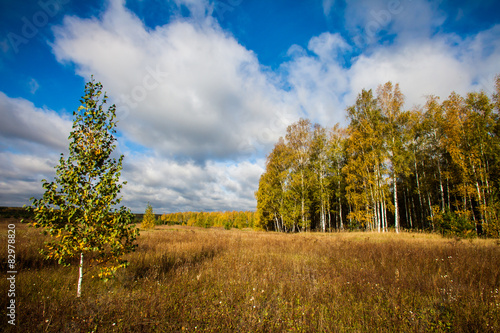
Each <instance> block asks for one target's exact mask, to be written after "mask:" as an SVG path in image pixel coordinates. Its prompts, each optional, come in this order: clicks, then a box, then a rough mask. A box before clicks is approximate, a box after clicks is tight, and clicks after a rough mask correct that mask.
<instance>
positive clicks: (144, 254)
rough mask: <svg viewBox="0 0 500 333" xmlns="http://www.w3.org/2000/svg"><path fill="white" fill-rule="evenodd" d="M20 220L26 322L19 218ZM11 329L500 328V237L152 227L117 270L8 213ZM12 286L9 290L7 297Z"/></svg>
mask: <svg viewBox="0 0 500 333" xmlns="http://www.w3.org/2000/svg"><path fill="white" fill-rule="evenodd" d="M9 222H13V223H15V224H16V231H17V234H16V255H17V258H16V265H17V270H18V271H19V273H18V274H17V279H16V304H17V318H16V324H17V325H16V327H15V328H14V327H12V326H11V325H8V324H7V319H8V318H7V317H6V313H5V311H6V307H7V297H4V296H5V295H6V293H7V287H8V282H7V280H6V278H5V274H6V272H7V270H8V268H7V264H6V260H5V258H6V257H7V254H6V248H7V223H9ZM0 240H1V242H0V244H1V245H0V246H1V248H0V255H1V258H2V265H1V271H2V276H3V277H2V279H1V280H0V285H1V289H0V290H1V292H2V295H1V297H0V300H1V307H2V318H1V323H0V331H1V330H3V331H7V332H9V331H12V332H14V331H19V332H194V331H197V332H198V331H199V332H284V331H292V332H294V331H298V332H433V331H434V332H500V294H499V289H500V244H499V242H498V241H497V240H481V239H476V240H473V241H468V240H455V239H444V238H441V237H440V236H437V235H431V234H419V233H400V234H398V235H396V234H394V233H387V234H377V233H366V232H365V233H362V232H353V233H336V234H326V235H325V234H317V233H307V234H277V233H264V232H254V231H242V230H234V229H233V230H224V229H218V228H209V229H203V228H194V227H177V226H176V227H172V226H161V227H157V228H156V229H155V230H153V231H142V232H141V236H140V237H139V239H138V244H139V247H138V249H137V251H136V252H135V253H132V254H130V255H128V258H127V259H128V260H129V261H130V266H129V267H128V268H127V269H125V270H122V271H120V272H119V273H118V275H117V277H116V279H114V280H110V281H108V282H103V281H101V280H98V279H93V278H92V274H93V272H92V271H90V272H88V273H87V274H86V275H85V277H84V284H83V297H81V298H80V299H78V298H76V280H77V268H76V267H75V266H72V267H60V266H58V265H57V264H55V263H53V262H49V261H45V260H43V259H42V258H41V257H40V255H39V254H38V248H40V247H41V246H42V244H43V242H44V236H42V235H40V231H39V230H37V229H33V228H28V227H27V226H26V225H25V224H20V223H19V222H18V220H15V219H5V218H4V219H2V220H1V221H0ZM4 294H5V295H4Z"/></svg>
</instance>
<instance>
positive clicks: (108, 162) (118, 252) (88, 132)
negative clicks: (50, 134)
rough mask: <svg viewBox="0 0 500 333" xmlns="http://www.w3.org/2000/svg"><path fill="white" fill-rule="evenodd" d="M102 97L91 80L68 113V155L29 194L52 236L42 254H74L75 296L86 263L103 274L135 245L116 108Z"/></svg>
mask: <svg viewBox="0 0 500 333" xmlns="http://www.w3.org/2000/svg"><path fill="white" fill-rule="evenodd" d="M106 100H107V96H106V94H103V93H102V85H101V84H100V83H96V82H95V81H94V79H93V77H92V80H91V81H90V82H88V83H87V84H86V85H85V95H84V96H83V97H82V100H81V103H82V105H81V106H80V107H79V108H78V110H77V111H75V112H74V113H73V117H74V122H73V130H72V131H71V134H70V136H69V140H70V143H69V155H68V157H67V158H66V157H65V156H64V155H63V154H61V158H60V160H59V165H58V166H57V167H56V177H55V180H54V181H52V182H48V181H46V180H42V182H43V188H44V189H45V193H44V194H43V197H42V198H41V199H34V198H32V206H31V207H29V209H30V210H32V211H33V212H34V216H35V217H34V222H33V226H35V227H40V228H44V231H45V232H47V233H48V234H49V235H50V236H52V240H51V241H49V242H48V243H47V244H46V248H45V249H44V250H42V252H43V254H44V255H45V256H46V257H47V258H52V259H56V260H57V261H58V262H59V263H60V264H63V265H69V264H70V263H71V262H72V261H71V259H73V258H75V257H76V258H79V277H78V287H77V296H78V297H80V296H81V290H82V280H83V275H84V267H85V265H88V266H89V267H90V266H95V265H99V266H100V272H99V276H100V277H102V278H108V277H110V276H112V275H113V273H114V272H115V271H116V269H117V268H119V267H125V266H126V265H127V262H126V261H125V260H123V259H122V255H124V254H125V253H128V252H131V251H133V250H134V249H135V247H136V245H135V244H134V241H135V239H136V237H137V235H138V229H135V228H134V227H133V226H132V225H131V223H132V221H133V218H134V216H133V214H132V213H131V212H130V210H128V209H127V208H125V207H124V206H121V207H120V208H115V207H116V206H117V205H118V204H119V203H120V201H121V197H118V194H119V192H120V190H121V189H122V186H123V185H124V184H125V183H120V180H119V177H120V171H121V169H122V161H123V155H122V156H120V157H119V158H118V159H116V158H114V157H112V153H113V151H114V149H115V148H116V143H115V142H116V138H115V133H116V129H115V126H116V108H115V106H114V105H112V106H111V107H109V108H108V109H107V110H106V109H105V108H104V105H105V104H106Z"/></svg>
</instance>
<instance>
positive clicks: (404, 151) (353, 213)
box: [255, 75, 500, 237]
mask: <svg viewBox="0 0 500 333" xmlns="http://www.w3.org/2000/svg"><path fill="white" fill-rule="evenodd" d="M494 91H495V92H494V93H493V95H492V96H488V94H487V93H485V92H484V91H481V92H470V93H468V94H467V95H466V96H460V95H459V94H457V93H455V92H453V93H451V94H450V96H449V97H448V98H447V99H446V100H442V101H441V100H440V99H439V98H438V97H436V96H428V97H427V102H426V104H425V105H424V106H423V107H414V108H412V109H409V110H405V109H404V99H405V98H404V95H403V94H402V93H401V91H400V88H399V85H398V84H395V85H393V84H392V83H391V82H387V83H386V84H384V85H380V86H379V87H378V88H377V89H376V91H375V94H374V92H373V91H372V90H371V89H370V90H364V89H363V90H362V91H361V93H360V94H359V95H358V96H357V99H356V102H355V104H354V105H352V106H349V107H348V108H347V110H346V112H347V120H348V125H347V126H346V127H341V126H340V125H339V124H336V125H335V126H333V128H325V127H323V126H321V125H319V124H313V123H311V121H310V120H307V119H300V120H299V121H298V122H296V123H294V124H292V125H290V126H289V127H288V128H287V131H286V135H285V137H281V138H280V139H279V140H278V142H277V143H276V144H275V146H274V148H273V150H272V151H271V153H270V154H269V155H268V156H267V161H266V169H265V172H264V173H263V174H262V176H261V178H260V181H259V188H258V190H257V191H256V193H255V195H256V198H257V212H256V221H255V226H256V227H258V228H263V229H266V230H275V231H281V232H298V231H307V230H319V231H323V232H326V231H336V230H345V229H349V230H352V229H357V230H376V231H379V232H380V231H387V230H388V229H390V228H391V229H394V230H395V231H396V232H399V231H400V230H401V229H402V228H404V229H419V230H433V231H439V232H441V233H443V234H458V235H462V236H476V235H482V236H492V237H498V236H499V233H500V158H499V157H500V75H499V76H497V77H496V79H495V87H494Z"/></svg>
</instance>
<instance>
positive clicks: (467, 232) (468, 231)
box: [434, 209, 477, 238]
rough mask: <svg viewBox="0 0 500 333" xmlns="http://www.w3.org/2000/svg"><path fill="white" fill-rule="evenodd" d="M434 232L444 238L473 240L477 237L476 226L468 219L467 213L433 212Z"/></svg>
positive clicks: (447, 210)
mask: <svg viewBox="0 0 500 333" xmlns="http://www.w3.org/2000/svg"><path fill="white" fill-rule="evenodd" d="M434 223H435V227H436V230H437V231H438V232H439V233H441V235H443V236H445V237H453V236H456V237H461V238H474V237H476V236H477V233H476V226H475V225H474V223H473V222H472V221H471V219H470V212H469V211H455V212H452V211H451V210H449V209H445V211H444V212H441V211H438V210H437V209H435V210H434Z"/></svg>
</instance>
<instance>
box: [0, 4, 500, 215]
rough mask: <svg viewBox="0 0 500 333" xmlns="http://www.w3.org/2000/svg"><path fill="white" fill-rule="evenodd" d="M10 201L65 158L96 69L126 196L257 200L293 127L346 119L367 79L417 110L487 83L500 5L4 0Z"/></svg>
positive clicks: (163, 205)
mask: <svg viewBox="0 0 500 333" xmlns="http://www.w3.org/2000/svg"><path fill="white" fill-rule="evenodd" d="M0 6H1V10H0V18H1V19H0V32H1V33H0V50H1V52H0V54H1V58H0V73H1V76H2V78H3V80H1V81H0V114H1V115H2V119H3V122H2V126H0V137H1V144H0V161H1V162H2V165H3V167H2V171H1V172H0V184H2V185H1V188H0V205H1V206H9V207H12V206H16V207H22V206H23V205H25V204H26V205H28V204H29V198H30V197H39V196H41V195H42V193H43V189H42V186H41V185H42V184H41V179H43V178H45V179H49V180H50V179H53V177H54V175H55V169H54V167H55V166H56V165H57V164H58V159H59V156H60V153H65V154H66V153H67V149H68V144H69V141H68V140H67V137H68V135H69V132H70V130H71V125H72V111H73V110H76V109H77V108H78V106H79V99H80V97H81V95H82V94H83V92H84V85H85V83H86V82H88V81H89V80H90V76H91V75H92V74H93V75H94V78H95V79H96V81H98V82H101V83H102V84H103V90H104V91H106V92H107V94H108V96H109V99H108V100H109V102H108V104H107V105H108V106H110V105H111V104H116V106H117V119H118V128H117V130H118V132H117V149H116V151H117V152H118V153H119V154H123V155H125V158H124V164H123V170H122V177H121V180H122V181H127V182H128V184H127V185H125V186H124V187H123V189H122V191H121V195H122V197H123V201H122V203H121V204H122V205H124V206H126V207H128V208H130V209H131V211H132V212H139V213H134V214H141V213H140V212H144V210H145V208H146V204H147V203H148V202H150V203H151V204H152V206H153V209H154V211H161V212H171V213H176V212H188V211H192V212H217V211H255V209H256V207H255V206H256V199H255V197H254V192H255V191H256V190H257V188H258V182H259V178H260V176H261V174H262V173H263V172H264V168H265V158H266V155H267V154H269V152H270V151H271V150H272V148H273V146H274V144H275V143H276V141H277V140H278V138H279V137H280V136H284V134H285V132H286V128H287V126H288V125H290V124H292V123H294V122H296V121H297V120H298V119H299V118H308V119H310V120H311V121H312V122H317V123H319V124H321V125H322V126H323V127H326V128H331V127H332V126H334V125H335V124H336V123H340V125H341V126H343V127H345V125H346V112H345V109H346V107H348V106H350V105H352V104H354V102H355V99H356V97H357V95H358V94H359V93H360V92H361V90H362V89H375V88H376V87H377V86H378V85H380V84H384V83H385V82H387V81H392V82H393V83H399V85H400V88H401V91H402V93H403V94H404V95H405V97H406V104H405V109H409V108H412V107H414V106H418V105H423V104H424V103H425V97H426V96H427V95H429V94H434V95H436V96H439V97H441V98H443V99H444V98H446V97H448V95H449V94H450V93H451V92H452V91H456V92H457V93H459V94H461V95H463V94H465V93H467V92H471V91H480V90H484V91H485V92H487V93H488V95H489V96H491V93H492V91H493V90H492V89H493V80H494V77H495V75H497V74H499V73H500V62H499V61H498V59H500V18H498V17H497V15H496V13H498V12H499V10H500V3H497V2H495V1H482V2H477V3H469V2H467V1H460V2H458V3H457V2H452V1H442V2H439V3H436V2H431V1H423V0H421V1H417V0H413V1H411V0H401V1H397V0H396V1H394V0H389V1H369V0H363V1H349V2H347V1H333V0H322V1H320V0H317V1H313V0H309V1H283V0H281V1H273V2H271V3H269V2H265V1H248V0H219V1H213V0H210V1H209V0H166V1H165V2H162V3H160V2H155V1H152V0H130V1H124V0H92V1H89V2H79V1H70V0H39V1H38V0H29V1H25V2H23V3H20V2H7V1H2V2H1V4H0Z"/></svg>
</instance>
